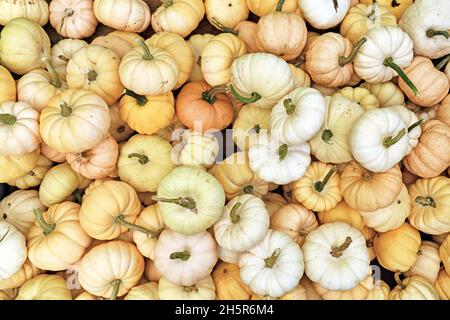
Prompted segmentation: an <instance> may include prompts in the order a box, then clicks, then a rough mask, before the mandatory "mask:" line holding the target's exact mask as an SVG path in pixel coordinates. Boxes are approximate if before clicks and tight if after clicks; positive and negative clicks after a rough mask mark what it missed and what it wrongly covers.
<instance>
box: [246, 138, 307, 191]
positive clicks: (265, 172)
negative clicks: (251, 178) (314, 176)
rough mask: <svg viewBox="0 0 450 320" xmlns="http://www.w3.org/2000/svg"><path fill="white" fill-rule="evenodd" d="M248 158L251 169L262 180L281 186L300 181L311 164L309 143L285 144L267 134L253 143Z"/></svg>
mask: <svg viewBox="0 0 450 320" xmlns="http://www.w3.org/2000/svg"><path fill="white" fill-rule="evenodd" d="M248 157H249V163H250V168H251V169H252V171H253V172H255V173H256V174H257V175H258V176H259V177H260V178H261V179H262V180H264V181H267V182H274V183H276V184H280V185H282V184H288V183H291V182H293V181H295V180H298V179H300V178H301V177H302V176H303V175H304V174H305V172H306V169H307V168H308V166H309V164H310V163H311V157H310V148H309V145H308V144H307V143H301V144H294V145H288V144H283V143H280V142H279V141H278V140H277V139H276V138H273V137H272V136H271V135H269V134H267V133H264V134H262V133H261V134H259V136H258V137H257V138H256V139H255V140H254V141H253V142H252V144H251V145H250V149H249V150H248Z"/></svg>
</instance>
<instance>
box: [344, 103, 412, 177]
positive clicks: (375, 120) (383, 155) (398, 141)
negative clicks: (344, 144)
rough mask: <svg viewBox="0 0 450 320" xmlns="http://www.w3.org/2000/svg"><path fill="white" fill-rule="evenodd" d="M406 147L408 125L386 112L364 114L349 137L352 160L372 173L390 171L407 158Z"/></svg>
mask: <svg viewBox="0 0 450 320" xmlns="http://www.w3.org/2000/svg"><path fill="white" fill-rule="evenodd" d="M408 146H409V138H408V127H407V125H406V124H405V123H404V122H403V121H402V118H401V117H400V115H399V114H398V113H397V112H395V111H393V110H390V109H387V108H383V109H373V110H369V111H367V112H365V113H364V114H363V115H362V116H361V117H360V118H359V119H358V120H357V121H356V122H355V124H354V125H353V128H352V130H351V133H350V149H351V151H352V155H353V157H354V158H355V160H356V161H358V162H359V163H360V164H361V165H362V166H363V167H364V168H366V169H368V170H370V171H373V172H386V171H388V170H390V169H392V168H393V167H394V166H395V165H396V164H397V163H398V162H399V161H400V160H402V158H403V157H404V156H405V155H406V153H407V151H408Z"/></svg>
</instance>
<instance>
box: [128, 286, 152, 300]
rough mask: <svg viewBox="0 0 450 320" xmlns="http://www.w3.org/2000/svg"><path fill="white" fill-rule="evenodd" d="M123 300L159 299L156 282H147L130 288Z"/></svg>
mask: <svg viewBox="0 0 450 320" xmlns="http://www.w3.org/2000/svg"><path fill="white" fill-rule="evenodd" d="M123 300H159V293H158V284H157V283H156V282H147V283H144V284H141V285H139V286H136V287H134V288H132V289H131V290H130V291H129V292H128V294H127V295H126V296H125V298H124V299H123Z"/></svg>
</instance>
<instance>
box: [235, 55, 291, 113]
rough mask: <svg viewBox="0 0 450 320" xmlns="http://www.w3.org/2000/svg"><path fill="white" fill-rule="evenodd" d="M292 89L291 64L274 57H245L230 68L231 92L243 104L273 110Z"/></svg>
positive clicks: (237, 60)
mask: <svg viewBox="0 0 450 320" xmlns="http://www.w3.org/2000/svg"><path fill="white" fill-rule="evenodd" d="M293 89H294V77H293V74H292V72H291V70H290V69H289V65H288V64H287V63H286V61H284V60H283V59H281V58H279V57H276V56H274V55H272V54H269V53H250V54H246V55H244V56H242V57H240V58H238V59H236V60H235V61H234V62H233V64H232V65H231V86H230V90H231V91H232V92H233V95H235V96H236V97H237V99H238V100H239V101H241V102H244V103H247V104H251V105H254V106H256V107H259V108H262V109H271V108H272V107H273V106H274V105H275V104H276V103H277V102H278V101H279V100H280V99H281V98H282V97H284V96H285V95H286V94H288V93H289V92H291V91H292V90H293Z"/></svg>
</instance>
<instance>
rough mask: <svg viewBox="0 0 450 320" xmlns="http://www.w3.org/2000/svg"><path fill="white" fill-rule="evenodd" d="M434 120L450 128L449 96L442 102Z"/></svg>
mask: <svg viewBox="0 0 450 320" xmlns="http://www.w3.org/2000/svg"><path fill="white" fill-rule="evenodd" d="M436 120H439V121H441V122H443V123H445V124H446V125H448V126H449V127H450V94H449V95H448V96H447V97H445V99H444V100H442V103H441V105H440V106H439V108H438V110H437V113H436Z"/></svg>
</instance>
